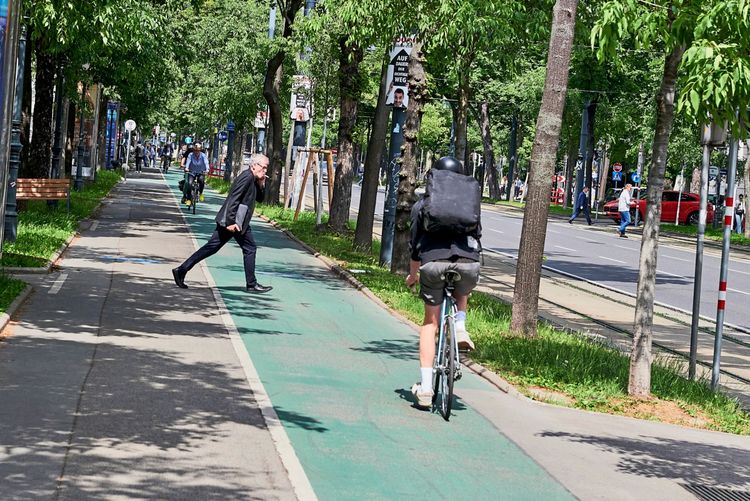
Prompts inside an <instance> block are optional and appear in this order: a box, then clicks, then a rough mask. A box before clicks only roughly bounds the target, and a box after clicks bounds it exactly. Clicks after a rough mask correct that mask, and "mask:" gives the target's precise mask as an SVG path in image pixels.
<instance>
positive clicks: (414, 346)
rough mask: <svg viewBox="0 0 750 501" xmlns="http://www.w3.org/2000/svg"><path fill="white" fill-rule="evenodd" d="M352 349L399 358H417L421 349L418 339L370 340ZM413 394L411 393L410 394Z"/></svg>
mask: <svg viewBox="0 0 750 501" xmlns="http://www.w3.org/2000/svg"><path fill="white" fill-rule="evenodd" d="M349 349H350V350H352V351H359V352H362V353H371V354H374V355H385V356H388V357H391V358H395V359H397V360H409V361H411V360H415V359H416V358H417V353H418V350H419V340H418V339H416V338H415V339H379V340H376V341H369V342H367V343H365V345H364V346H362V347H357V348H349ZM410 395H411V394H410Z"/></svg>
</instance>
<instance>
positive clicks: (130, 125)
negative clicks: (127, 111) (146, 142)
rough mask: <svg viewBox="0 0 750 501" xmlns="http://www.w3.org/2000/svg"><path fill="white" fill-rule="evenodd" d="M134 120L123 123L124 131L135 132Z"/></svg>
mask: <svg viewBox="0 0 750 501" xmlns="http://www.w3.org/2000/svg"><path fill="white" fill-rule="evenodd" d="M135 127H136V125H135V120H126V121H125V130H126V131H128V132H133V131H134V130H135Z"/></svg>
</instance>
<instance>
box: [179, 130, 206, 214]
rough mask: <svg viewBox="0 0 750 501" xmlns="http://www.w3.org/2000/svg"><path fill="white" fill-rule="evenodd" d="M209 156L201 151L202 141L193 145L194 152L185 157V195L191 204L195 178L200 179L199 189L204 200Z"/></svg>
mask: <svg viewBox="0 0 750 501" xmlns="http://www.w3.org/2000/svg"><path fill="white" fill-rule="evenodd" d="M208 169H209V163H208V156H206V154H205V153H203V152H202V151H201V145H200V143H195V144H194V145H193V152H192V153H191V154H190V155H188V156H187V158H185V172H187V181H186V182H185V185H184V191H183V195H184V198H185V201H186V203H187V204H188V205H190V204H191V203H192V202H193V200H192V193H191V186H190V185H191V184H192V183H193V179H197V180H198V189H199V192H200V201H201V202H202V201H203V187H204V185H205V174H206V172H208Z"/></svg>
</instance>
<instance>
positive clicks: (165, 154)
mask: <svg viewBox="0 0 750 501" xmlns="http://www.w3.org/2000/svg"><path fill="white" fill-rule="evenodd" d="M173 154H174V150H173V149H172V143H164V145H163V146H162V147H161V151H160V152H159V156H161V170H162V172H165V173H166V172H168V171H169V164H171V163H172V155H173Z"/></svg>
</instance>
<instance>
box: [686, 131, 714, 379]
mask: <svg viewBox="0 0 750 501" xmlns="http://www.w3.org/2000/svg"><path fill="white" fill-rule="evenodd" d="M710 162H711V147H710V146H709V145H704V146H703V165H702V167H701V204H700V213H699V215H698V238H697V242H696V245H695V273H694V274H693V317H692V322H691V324H690V363H689V365H688V377H689V378H690V379H695V365H696V362H697V360H698V323H699V322H700V315H701V281H702V279H703V241H704V238H705V234H706V209H707V207H708V166H709V164H710Z"/></svg>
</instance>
